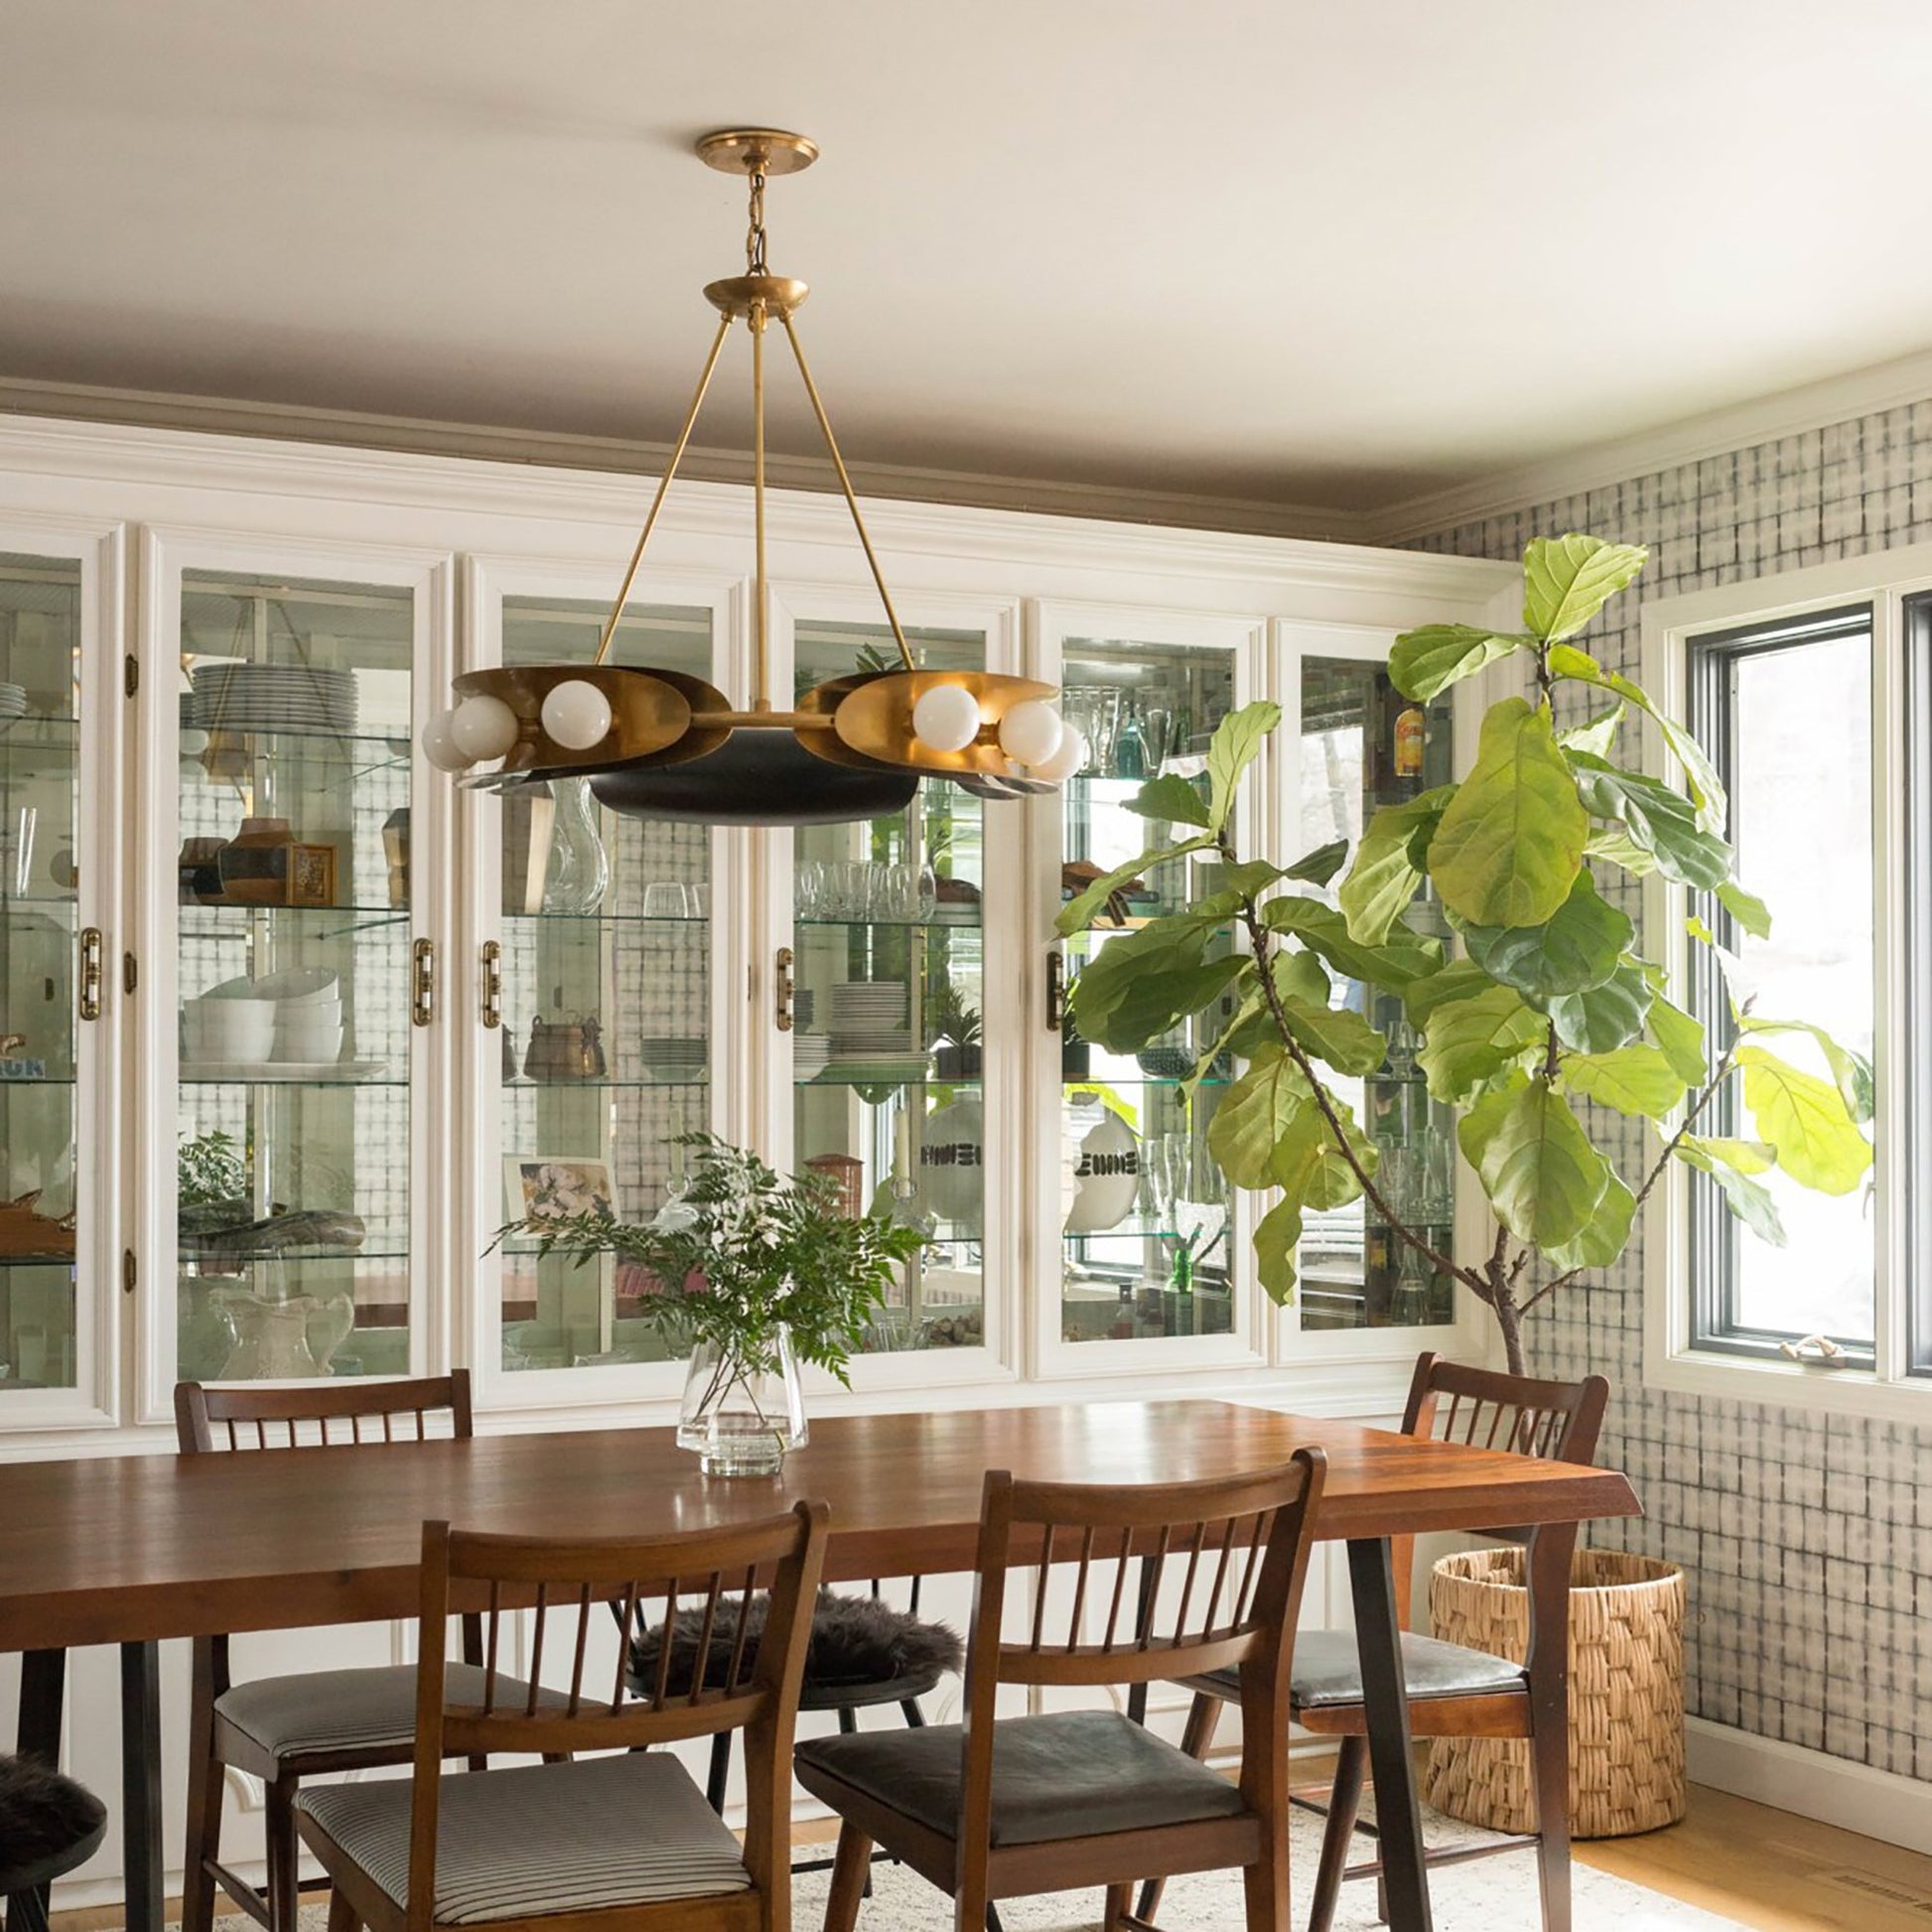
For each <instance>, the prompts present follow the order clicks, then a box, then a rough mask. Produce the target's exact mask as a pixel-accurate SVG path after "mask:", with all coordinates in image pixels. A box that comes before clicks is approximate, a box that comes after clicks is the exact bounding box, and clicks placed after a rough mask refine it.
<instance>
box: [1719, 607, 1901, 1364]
mask: <svg viewBox="0 0 1932 1932" xmlns="http://www.w3.org/2000/svg"><path fill="white" fill-rule="evenodd" d="M1689 668H1690V720H1689V722H1690V724H1691V727H1692V729H1693V731H1694V732H1695V733H1696V735H1697V737H1698V738H1699V739H1700V740H1701V741H1702V742H1703V744H1704V745H1705V746H1706V748H1707V749H1708V750H1709V751H1710V753H1711V755H1712V757H1713V759H1715V760H1716V761H1717V763H1718V766H1719V769H1720V772H1721V773H1722V775H1723V777H1724V779H1725V786H1726V788H1727V789H1728V790H1729V793H1730V828H1729V829H1730V837H1731V841H1732V843H1733V844H1734V845H1735V847H1736V851H1737V861H1736V871H1737V875H1738V877H1739V879H1740V880H1741V881H1742V882H1743V884H1744V885H1745V886H1746V888H1747V889H1748V890H1749V891H1751V892H1753V893H1755V894H1756V895H1757V896H1758V897H1761V898H1762V899H1764V900H1765V902H1766V903H1767V904H1768V905H1769V906H1770V908H1771V919H1772V924H1771V934H1770V937H1769V938H1768V939H1756V938H1753V937H1751V936H1750V935H1749V934H1748V933H1746V932H1744V931H1743V930H1742V928H1741V927H1740V926H1739V925H1738V924H1737V922H1736V921H1735V920H1734V919H1733V918H1732V917H1731V916H1730V914H1729V913H1728V912H1727V911H1725V909H1724V908H1723V907H1722V906H1721V905H1719V904H1718V902H1717V900H1716V899H1715V898H1707V899H1706V900H1705V901H1704V902H1703V903H1701V904H1700V905H1699V906H1698V907H1697V908H1696V909H1697V910H1698V911H1699V912H1700V914H1701V915H1702V916H1703V918H1704V919H1705V920H1706V921H1707V923H1708V924H1709V925H1710V926H1711V928H1712V929H1713V931H1714V932H1715V933H1716V934H1717V936H1718V938H1719V940H1720V941H1721V943H1722V944H1723V946H1724V947H1725V950H1726V951H1727V952H1728V953H1729V954H1730V955H1731V957H1732V959H1733V961H1734V964H1733V965H1732V966H1731V967H1730V978H1731V982H1732V983H1731V984H1730V985H1728V986H1727V985H1726V982H1725V972H1724V970H1723V969H1722V967H1721V963H1720V960H1719V957H1718V955H1717V954H1716V953H1714V952H1713V951H1712V950H1711V949H1710V948H1709V947H1699V948H1697V949H1696V954H1697V956H1696V957H1695V959H1694V961H1693V982H1692V990H1693V996H1694V1000H1695V1005H1696V1009H1697V1012H1698V1016H1699V1018H1700V1019H1702V1020H1703V1021H1704V1022H1705V1024H1706V1026H1707V1027H1709V1028H1710V1029H1711V1031H1712V1036H1713V1039H1714V1041H1716V1040H1724V1039H1727V1038H1729V1037H1730V1035H1731V1032H1732V1028H1731V1021H1730V1003H1731V1001H1732V1000H1733V999H1734V1000H1736V1001H1737V1002H1739V1003H1740V1004H1742V1003H1748V1005H1749V1007H1750V1009H1751V1011H1753V1012H1754V1013H1756V1014H1757V1015H1758V1016H1759V1017H1760V1018H1764V1019H1795V1020H1807V1021H1811V1022H1813V1023H1814V1024H1816V1025H1818V1026H1821V1027H1823V1028H1824V1029H1825V1030H1826V1032H1827V1033H1829V1034H1830V1035H1832V1036H1833V1037H1834V1038H1836V1039H1837V1040H1839V1041H1841V1042H1842V1043H1843V1044H1845V1045H1847V1046H1849V1047H1852V1048H1853V1049H1855V1050H1856V1051H1858V1052H1860V1053H1863V1054H1864V1055H1866V1056H1867V1057H1869V1056H1870V1055H1871V1053H1872V1050H1873V1044H1874V1027H1873V1016H1874V999H1873V988H1874V980H1875V963H1876V956H1877V955H1876V947H1875V939H1876V925H1877V921H1876V918H1875V904H1874V880H1875V878H1876V877H1877V874H1876V872H1875V869H1874V865H1873V845H1872V763H1871V760H1872V735H1871V691H1872V617H1871V608H1870V607H1869V606H1868V605H1863V606H1859V607H1857V608H1853V609H1849V610H1839V611H1833V612H1825V613H1816V612H1814V613H1808V614H1806V615H1804V616H1801V617H1796V618H1790V619H1785V620H1782V621H1778V622H1775V623H1770V624H1759V625H1754V626H1751V627H1748V628H1744V629H1737V630H1728V631H1718V632H1710V633H1706V634H1704V635H1702V636H1699V637H1696V638H1694V639H1693V640H1692V641H1691V645H1690V650H1689ZM1777 1050H1778V1052H1779V1053H1780V1055H1782V1056H1784V1057H1786V1058H1788V1059H1790V1060H1791V1061H1792V1062H1793V1063H1794V1064H1796V1065H1800V1066H1805V1067H1806V1068H1807V1069H1808V1070H1810V1071H1815V1072H1817V1073H1819V1074H1820V1075H1821V1076H1824V1077H1829V1074H1830V1069H1829V1068H1828V1067H1826V1066H1825V1064H1824V1062H1823V1056H1822V1054H1820V1053H1819V1052H1818V1051H1817V1049H1816V1047H1815V1046H1814V1044H1813V1042H1811V1041H1810V1040H1808V1039H1806V1038H1804V1037H1803V1036H1802V1035H1783V1036H1780V1038H1779V1039H1778V1041H1777ZM1736 1086H1737V1083H1736V1082H1735V1081H1732V1082H1731V1083H1729V1086H1728V1087H1727V1088H1726V1089H1725V1093H1724V1095H1723V1096H1722V1098H1721V1100H1720V1102H1719V1107H1718V1118H1717V1120H1715V1121H1714V1122H1713V1123H1712V1126H1711V1128H1710V1129H1709V1130H1708V1131H1714V1132H1717V1133H1720V1134H1725V1135H1740V1134H1747V1133H1748V1126H1747V1124H1746V1123H1745V1122H1744V1120H1743V1119H1742V1117H1741V1109H1740V1108H1739V1107H1738V1105H1737V1094H1736ZM1763 1178H1764V1181H1765V1184H1766V1185H1767V1186H1768V1187H1769V1188H1770V1190H1771V1192H1772V1195H1773V1197H1774V1199H1775V1202H1776V1205H1777V1210H1778V1214H1779V1217H1780V1219H1781V1220H1782V1222H1783V1224H1784V1229H1785V1234H1786V1236H1787V1245H1785V1246H1784V1247H1782V1248H1779V1247H1773V1246H1772V1245H1770V1244H1769V1243H1767V1242H1765V1241H1762V1240H1759V1239H1758V1238H1757V1237H1756V1236H1755V1235H1752V1234H1750V1233H1748V1232H1746V1231H1745V1230H1744V1229H1743V1228H1742V1227H1740V1226H1739V1224H1738V1223H1737V1222H1736V1221H1735V1220H1734V1219H1733V1218H1732V1217H1731V1215H1730V1214H1729V1212H1728V1211H1727V1210H1726V1209H1725V1205H1724V1203H1723V1201H1722V1200H1721V1199H1720V1198H1719V1197H1718V1193H1717V1189H1716V1186H1715V1184H1714V1183H1713V1182H1711V1181H1710V1180H1709V1179H1708V1178H1707V1177H1704V1176H1699V1177H1698V1179H1697V1180H1696V1181H1695V1182H1694V1183H1693V1184H1692V1187H1691V1277H1690V1286H1691V1332H1692V1342H1693V1345H1694V1346H1697V1347H1700V1348H1707V1349H1714V1350H1720V1351H1724V1352H1727V1353H1734V1354H1740V1355H1759V1356H1767V1357H1776V1356H1777V1355H1778V1353H1779V1345H1780V1344H1781V1343H1796V1342H1798V1341H1799V1340H1800V1339H1801V1338H1803V1337H1807V1336H1812V1335H1823V1336H1825V1337H1828V1338H1829V1339H1830V1340H1831V1341H1832V1342H1834V1343H1835V1344H1837V1345H1838V1346H1839V1347H1840V1348H1841V1349H1843V1350H1844V1351H1845V1355H1844V1358H1843V1359H1844V1360H1845V1361H1846V1363H1847V1365H1848V1366H1854V1367H1863V1368H1867V1369H1868V1368H1870V1367H1872V1365H1873V1362H1874V1352H1873V1349H1874V1338H1875V1333H1876V1327H1875V1319H1874V1316H1875V1295H1874V1284H1875V1279H1876V1255H1875V1241H1874V1235H1875V1222H1876V1217H1875V1208H1876V1194H1875V1182H1874V1181H1873V1179H1872V1178H1871V1177H1869V1176H1867V1178H1866V1180H1865V1181H1864V1182H1863V1184H1861V1185H1860V1186H1859V1187H1858V1188H1857V1189H1856V1190H1855V1191H1854V1192H1852V1193H1850V1194H1845V1195H1838V1196H1831V1195H1824V1194H1817V1193H1813V1192H1811V1191H1809V1190H1808V1189H1806V1188H1803V1187H1799V1186H1797V1185H1796V1184H1795V1183H1793V1182H1792V1181H1791V1180H1789V1179H1788V1178H1787V1177H1786V1176H1785V1175H1783V1174H1782V1173H1779V1172H1777V1171H1776V1170H1773V1171H1771V1172H1770V1173H1767V1174H1766V1175H1764V1176H1763Z"/></svg>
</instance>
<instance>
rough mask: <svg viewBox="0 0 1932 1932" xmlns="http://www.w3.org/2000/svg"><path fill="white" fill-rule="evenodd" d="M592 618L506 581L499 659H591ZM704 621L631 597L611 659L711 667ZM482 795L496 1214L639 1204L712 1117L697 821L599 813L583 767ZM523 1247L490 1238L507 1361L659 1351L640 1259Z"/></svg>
mask: <svg viewBox="0 0 1932 1932" xmlns="http://www.w3.org/2000/svg"><path fill="white" fill-rule="evenodd" d="M608 616H609V605H608V602H607V603H598V602H596V601H594V600H588V599H572V598H547V597H535V596H505V597H504V598H503V599H502V616H501V625H502V630H501V638H502V643H501V648H502V662H503V663H505V664H530V663H560V662H569V661H572V660H575V659H581V660H583V661H584V662H586V663H588V662H589V661H590V660H591V658H592V657H593V655H594V654H595V652H596V649H597V640H598V636H599V633H600V630H601V627H602V625H603V623H604V621H605V619H606V618H607V617H608ZM712 621H713V619H712V612H711V610H710V609H709V608H704V607H697V608H683V607H646V606H632V607H631V609H630V611H629V612H628V614H627V615H626V616H625V618H624V621H622V622H621V624H620V625H619V627H618V631H617V634H616V636H615V637H614V638H613V640H612V646H611V653H610V655H611V658H612V660H613V661H615V662H618V663H626V664H640V665H649V664H656V665H662V666H664V667H666V668H667V669H671V670H679V671H688V672H690V673H692V674H693V675H694V676H698V677H704V678H710V677H711V676H712V675H713V666H712ZM480 804H481V809H482V810H483V812H485V813H487V814H490V815H492V816H494V817H495V818H496V820H497V823H498V826H499V830H500V838H499V840H498V841H497V850H498V853H499V872H500V879H499V880H485V881H484V883H483V891H484V893H485V895H486V896H487V897H489V898H491V899H493V901H494V902H495V903H496V904H497V905H498V906H499V907H500V912H501V919H500V923H499V926H498V928H497V929H498V932H499V934H500V937H499V940H498V943H499V944H500V946H501V957H500V974H501V992H500V999H499V1000H498V1001H497V1002H496V1005H497V1008H498V1011H499V1013H500V1049H499V1050H500V1073H499V1081H500V1085H499V1103H498V1107H499V1111H498V1126H497V1135H498V1146H499V1148H500V1150H501V1154H502V1170H503V1178H502V1194H501V1207H502V1212H501V1213H500V1214H498V1215H497V1216H496V1219H497V1220H498V1221H507V1220H510V1219H521V1218H523V1217H524V1216H526V1215H528V1214H532V1213H534V1214H537V1215H539V1216H540V1215H543V1214H547V1213H550V1214H570V1213H574V1212H580V1211H584V1210H588V1209H590V1208H592V1207H593V1206H594V1205H595V1204H596V1203H597V1202H599V1201H602V1202H604V1203H606V1204H608V1205H609V1206H610V1207H611V1209H612V1210H613V1211H614V1212H615V1213H617V1214H618V1215H619V1216H620V1217H621V1218H622V1219H623V1220H626V1221H633V1222H635V1221H647V1220H649V1219H650V1217H651V1216H652V1214H653V1213H655V1212H656V1211H657V1210H658V1209H659V1208H661V1207H662V1206H663V1205H664V1204H665V1202H666V1201H667V1200H668V1199H670V1198H671V1197H672V1196H673V1195H674V1194H675V1193H676V1191H677V1188H678V1185H679V1182H680V1180H681V1178H682V1176H683V1174H684V1172H685V1164H686V1160H687V1155H688V1150H686V1149H684V1148H682V1147H680V1146H679V1145H678V1137H679V1136H680V1135H684V1134H695V1133H702V1132H704V1131H706V1130H707V1129H709V1128H710V1127H711V1125H712V1069H711V998H712V986H711V979H712V953H711V933H712V911H713V907H712V859H711V845H712V835H711V833H710V832H709V831H708V830H707V829H706V828H705V827H703V826H699V825H671V824H659V823H652V822H646V821H643V820H639V819H636V818H630V817H625V816H622V815H620V814H618V813H616V812H607V811H605V810H604V809H603V808H602V807H601V806H600V805H599V804H598V803H597V801H596V800H595V799H594V798H593V797H592V796H591V794H590V786H589V780H587V779H583V778H575V779H571V778H566V779H561V780H558V781H556V782H554V783H553V784H552V785H551V786H550V787H549V795H547V796H544V795H540V794H536V793H532V792H528V791H525V792H519V793H512V794H509V795H508V796H505V797H503V798H501V799H497V798H493V797H491V798H484V799H483V800H481V801H480ZM485 929H487V928H485ZM485 1184H486V1182H485ZM536 1248H537V1244H536V1242H535V1240H534V1239H532V1238H528V1237H523V1236H517V1237H513V1238H511V1239H508V1240H506V1241H505V1242H504V1243H503V1244H502V1246H501V1249H500V1264H501V1274H500V1315H501V1324H502V1353H501V1366H502V1367H503V1369H504V1370H506V1371H528V1370H533V1369H556V1368H584V1367H598V1366H609V1365H613V1364H618V1363H628V1362H652V1361H662V1360H665V1359H666V1358H667V1357H668V1356H669V1355H670V1353H671V1352H672V1347H673V1344H672V1343H671V1342H670V1341H668V1340H667V1339H666V1337H665V1335H664V1334H663V1333H662V1332H661V1331H660V1330H659V1329H658V1328H657V1327H656V1326H655V1325H653V1324H652V1323H651V1322H649V1321H648V1320H646V1319H644V1318H642V1316H641V1314H640V1309H641V1305H642V1301H643V1298H644V1297H645V1296H646V1295H649V1294H651V1293H653V1292H655V1289H656V1286H657V1284H656V1283H655V1282H653V1281H652V1280H650V1279H649V1278H648V1277H647V1276H645V1275H644V1274H643V1272H642V1271H641V1270H639V1269H636V1268H634V1267H626V1266H621V1265H619V1264H617V1263H615V1262H614V1261H613V1260H611V1259H610V1258H608V1257H607V1258H606V1259H605V1260H603V1261H602V1262H600V1263H589V1264H586V1265H585V1266H583V1267H579V1266H577V1265H576V1264H575V1262H574V1261H572V1260H571V1259H569V1258H567V1257H564V1256H561V1255H556V1256H551V1257H549V1258H548V1259H544V1258H541V1257H539V1255H538V1254H537V1252H536Z"/></svg>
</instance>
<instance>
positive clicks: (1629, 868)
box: [1584, 824, 1657, 879]
mask: <svg viewBox="0 0 1932 1932" xmlns="http://www.w3.org/2000/svg"><path fill="white" fill-rule="evenodd" d="M1584 859H1585V862H1586V863H1587V862H1588V861H1589V860H1591V859H1600V860H1602V861H1603V863H1604V864H1605V865H1610V866H1616V867H1619V868H1620V869H1621V870H1622V871H1624V872H1627V873H1628V874H1629V875H1630V876H1631V878H1633V879H1645V878H1648V877H1649V876H1650V874H1652V873H1653V872H1655V871H1656V870H1657V855H1656V854H1655V853H1654V852H1646V851H1645V850H1644V849H1643V847H1642V846H1640V845H1639V844H1638V843H1637V842H1636V840H1635V839H1633V838H1632V837H1631V836H1630V834H1629V833H1628V832H1626V831H1625V830H1624V828H1623V827H1622V826H1621V825H1617V824H1609V825H1597V826H1594V827H1592V828H1591V830H1590V835H1589V837H1588V838H1587V840H1586V841H1585V843H1584Z"/></svg>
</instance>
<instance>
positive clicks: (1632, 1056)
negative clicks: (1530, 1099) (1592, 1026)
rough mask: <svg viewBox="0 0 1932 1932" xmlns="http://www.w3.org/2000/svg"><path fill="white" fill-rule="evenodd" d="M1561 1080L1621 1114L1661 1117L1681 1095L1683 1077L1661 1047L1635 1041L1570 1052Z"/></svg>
mask: <svg viewBox="0 0 1932 1932" xmlns="http://www.w3.org/2000/svg"><path fill="white" fill-rule="evenodd" d="M1563 1083H1564V1085H1565V1086H1566V1087H1567V1088H1568V1089H1569V1090H1570V1091H1571V1092H1572V1093H1577V1094H1582V1095H1583V1097H1584V1098H1585V1099H1586V1100H1594V1101H1596V1102H1597V1103H1598V1104H1599V1105H1600V1106H1604V1107H1614V1108H1615V1109H1616V1111H1617V1112H1618V1113H1620V1114H1635V1115H1636V1116H1638V1117H1639V1118H1640V1119H1643V1120H1662V1119H1663V1117H1664V1116H1665V1115H1666V1114H1667V1113H1669V1112H1670V1110H1671V1109H1672V1108H1673V1107H1675V1106H1676V1105H1677V1103H1678V1102H1679V1101H1680V1100H1682V1099H1683V1098H1684V1087H1685V1080H1684V1076H1683V1075H1682V1074H1681V1073H1679V1072H1677V1070H1676V1069H1675V1068H1674V1067H1673V1066H1672V1065H1671V1063H1670V1056H1669V1055H1668V1054H1667V1053H1665V1052H1664V1051H1663V1050H1662V1048H1660V1047H1656V1046H1651V1045H1648V1044H1646V1043H1645V1042H1643V1041H1641V1040H1640V1041H1638V1042H1637V1043H1636V1044H1635V1045H1632V1046H1618V1047H1616V1048H1614V1049H1613V1050H1612V1051H1610V1052H1608V1053H1573V1054H1571V1055H1570V1056H1569V1057H1568V1058H1567V1059H1565V1061H1564V1062H1563Z"/></svg>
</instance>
